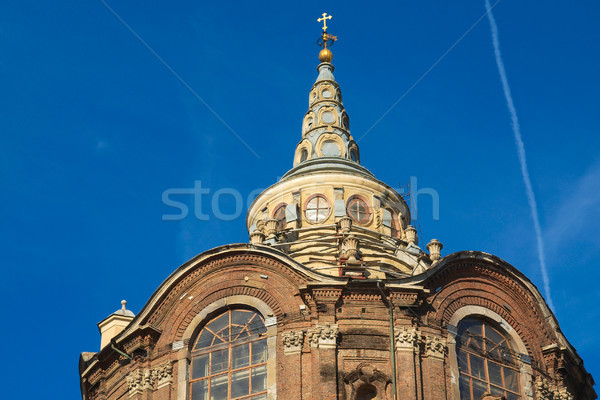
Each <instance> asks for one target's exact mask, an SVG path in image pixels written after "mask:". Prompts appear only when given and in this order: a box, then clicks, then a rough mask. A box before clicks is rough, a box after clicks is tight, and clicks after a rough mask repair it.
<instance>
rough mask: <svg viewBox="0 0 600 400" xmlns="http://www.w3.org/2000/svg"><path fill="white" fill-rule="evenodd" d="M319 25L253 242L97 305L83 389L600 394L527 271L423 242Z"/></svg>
mask: <svg viewBox="0 0 600 400" xmlns="http://www.w3.org/2000/svg"><path fill="white" fill-rule="evenodd" d="M323 17H324V18H326V16H325V15H324V16H323ZM324 21H326V20H324ZM322 38H323V45H324V49H323V50H322V51H321V53H320V55H319V58H320V60H321V63H320V64H319V66H318V76H317V79H316V82H315V83H314V85H313V87H312V88H311V90H310V92H309V101H308V103H309V107H308V111H307V112H306V114H305V116H304V119H303V124H302V136H301V140H300V142H299V143H298V145H297V147H296V150H295V155H294V162H293V168H292V169H291V170H290V171H288V172H287V173H286V174H285V175H284V176H283V177H282V178H281V180H280V181H279V182H277V183H275V184H274V185H273V186H271V187H269V188H268V189H266V190H265V191H264V192H263V193H261V194H260V195H259V196H258V197H257V198H256V200H255V201H254V202H253V204H252V205H251V206H250V209H249V210H248V214H247V221H246V223H247V228H248V232H249V243H245V244H231V245H226V246H221V247H218V248H215V249H212V250H209V251H206V252H204V253H202V254H200V255H198V256H196V257H195V258H193V259H192V260H190V261H188V262H187V263H185V264H184V265H182V266H181V267H179V268H178V269H177V270H175V271H174V272H173V273H172V274H171V275H170V276H169V277H168V278H167V279H166V280H165V281H164V282H163V284H162V285H161V286H160V287H159V288H158V289H157V290H156V291H155V292H154V294H153V295H152V297H151V298H150V299H149V300H148V302H147V303H146V305H145V306H144V307H143V309H142V310H141V311H140V312H139V314H138V315H135V316H134V315H133V313H131V312H130V311H128V310H127V309H126V305H125V303H123V306H122V308H121V309H120V310H118V311H117V312H115V313H113V314H112V315H110V316H109V317H107V318H106V319H104V320H103V321H101V322H100V323H99V324H98V326H99V329H100V332H101V349H100V350H99V351H98V352H93V353H82V354H81V357H80V360H79V373H80V383H81V393H82V398H83V399H84V400H108V399H132V400H205V399H213V400H228V399H251V400H263V399H264V400H267V399H268V400H274V399H281V400H301V399H302V400H305V399H306V400H312V399H327V400H334V399H335V400H337V399H340V400H342V399H345V400H354V399H382V400H408V399H410V400H442V399H444V400H480V399H508V400H516V399H520V400H534V399H535V400H592V399H595V398H596V397H597V396H596V393H595V392H594V389H593V385H594V381H593V379H592V377H591V375H589V374H588V373H587V372H586V370H585V368H584V366H583V361H582V360H581V358H580V357H579V356H578V354H577V352H576V351H575V349H574V348H573V347H572V346H571V345H570V344H569V342H568V341H567V339H566V338H565V337H564V335H563V334H562V332H561V331H560V328H559V325H558V322H557V320H556V318H555V316H554V315H553V313H552V311H551V310H550V309H549V308H548V306H547V305H546V303H545V301H544V299H543V298H542V296H541V295H540V293H539V292H538V290H537V288H536V287H535V286H534V285H533V284H532V283H531V282H530V281H529V280H528V279H527V278H526V277H525V276H524V275H523V274H521V273H520V272H519V271H518V270H517V269H516V268H514V267H513V266H511V265H509V264H508V263H506V262H505V261H503V260H501V259H499V258H498V257H495V256H493V255H490V254H487V253H483V252H474V251H463V252H458V253H454V254H450V255H447V256H444V257H442V254H441V252H442V247H443V246H442V243H440V242H439V241H437V240H435V239H434V240H432V241H431V242H429V243H427V244H426V245H425V246H423V245H422V244H420V243H419V238H418V236H417V231H416V229H415V228H414V227H413V226H411V225H410V222H411V216H410V210H409V207H408V206H407V204H406V202H405V201H404V199H403V198H402V196H400V195H399V194H398V193H397V192H396V191H395V190H394V189H393V188H391V187H390V186H388V185H386V184H385V183H383V182H381V181H379V180H377V179H376V178H375V177H374V176H373V174H372V173H371V172H369V171H368V170H367V169H366V168H364V167H363V166H362V165H361V164H360V153H359V148H358V145H357V144H356V143H355V142H354V140H353V138H352V135H351V134H350V128H349V118H348V115H347V113H346V111H345V109H344V106H343V102H342V96H341V90H340V86H339V85H338V83H337V82H336V81H335V78H334V75H333V72H334V68H333V65H332V64H331V60H332V55H331V51H330V50H329V49H328V48H327V44H328V43H330V42H331V40H334V39H335V38H333V37H332V36H331V35H327V32H326V26H325V28H324V34H323V37H322Z"/></svg>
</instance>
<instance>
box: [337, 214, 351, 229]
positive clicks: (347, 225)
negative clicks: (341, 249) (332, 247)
mask: <svg viewBox="0 0 600 400" xmlns="http://www.w3.org/2000/svg"><path fill="white" fill-rule="evenodd" d="M339 225H340V231H341V232H342V233H343V234H348V233H350V229H351V228H352V218H350V217H349V216H347V215H345V216H343V217H342V218H340V220H339Z"/></svg>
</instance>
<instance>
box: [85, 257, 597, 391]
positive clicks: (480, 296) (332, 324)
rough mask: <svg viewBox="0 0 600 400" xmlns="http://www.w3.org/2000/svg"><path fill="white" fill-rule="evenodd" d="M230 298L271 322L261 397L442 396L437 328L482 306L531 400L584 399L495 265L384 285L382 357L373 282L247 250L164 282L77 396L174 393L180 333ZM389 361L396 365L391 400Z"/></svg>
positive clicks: (531, 310) (91, 369) (446, 377)
mask: <svg viewBox="0 0 600 400" xmlns="http://www.w3.org/2000/svg"><path fill="white" fill-rule="evenodd" d="M235 295H244V296H249V297H253V298H256V299H260V300H261V301H262V302H263V303H265V304H267V305H268V307H270V309H271V310H273V313H274V317H276V318H277V326H276V327H275V328H274V329H276V345H275V347H274V348H275V354H274V355H273V354H271V356H275V360H276V368H275V370H274V371H271V373H274V374H275V375H276V376H275V380H276V386H275V387H274V388H271V390H270V392H269V393H270V394H269V396H270V399H274V398H279V399H285V400H313V399H327V400H334V399H336V400H337V399H340V400H341V399H344V400H352V399H354V397H356V395H357V393H359V391H360V390H363V389H361V388H364V385H369V387H373V388H375V390H377V392H378V396H379V397H378V398H381V399H389V400H392V399H403V400H404V399H414V400H439V399H447V400H453V399H454V397H453V396H454V394H453V392H452V391H451V389H450V388H451V384H450V380H451V379H452V377H453V375H452V371H451V370H450V368H451V367H450V363H449V361H448V360H449V359H448V351H447V348H448V347H447V342H448V338H449V334H448V332H447V323H448V321H449V320H450V319H451V318H452V316H453V315H454V313H455V312H456V311H457V310H458V309H460V308H461V307H463V306H465V305H477V306H480V307H484V308H487V309H490V310H492V311H494V312H495V313H497V314H498V315H500V316H501V317H502V318H504V319H505V320H506V321H507V322H508V323H509V324H510V325H511V326H513V327H515V331H516V332H517V333H518V335H519V336H520V337H521V338H522V340H523V342H524V343H525V346H526V348H527V351H528V353H529V354H530V355H531V356H532V359H533V361H532V366H533V367H534V375H535V376H536V379H538V380H537V381H535V382H532V385H534V386H533V387H534V389H535V388H537V389H535V390H537V391H536V393H537V394H536V396H537V397H536V398H540V399H543V398H547V399H553V400H554V399H561V400H562V399H563V398H564V399H568V398H569V397H568V395H569V393H573V391H574V390H575V388H576V387H579V388H581V387H588V389H585V390H581V391H578V394H579V393H581V395H580V397H579V398H580V399H582V400H591V399H594V398H595V393H594V392H593V389H591V385H590V383H589V380H588V378H587V375H586V372H585V370H584V369H583V367H582V366H581V365H580V364H577V362H576V361H577V360H574V359H572V356H570V355H569V353H568V352H567V351H565V350H564V349H561V348H560V347H557V348H549V347H548V345H549V344H552V343H554V342H556V340H557V334H556V332H555V331H554V328H553V327H552V326H550V325H549V324H548V322H547V321H545V320H544V319H543V318H542V317H541V315H542V312H541V309H540V306H539V305H538V304H537V303H536V302H535V298H534V296H533V295H532V293H530V292H529V289H528V288H527V287H525V286H523V285H522V284H521V283H520V282H518V281H517V280H515V279H513V278H512V277H511V276H510V274H509V273H508V272H507V271H505V270H503V269H502V267H500V266H498V265H494V264H493V263H484V262H464V261H457V262H456V263H453V264H449V265H447V266H446V267H445V268H443V269H440V270H439V271H437V273H436V274H433V275H432V276H431V277H429V278H428V280H427V281H426V282H425V283H424V285H423V290H418V289H415V287H414V285H413V287H411V288H410V289H401V288H398V289H391V290H390V293H389V298H390V300H391V302H392V304H393V305H394V308H395V311H394V317H395V319H394V337H393V341H394V350H395V352H394V353H392V352H391V348H390V337H389V335H390V327H389V310H388V308H387V306H386V303H384V302H383V301H382V298H381V293H380V292H379V290H378V289H377V287H376V285H375V283H369V282H356V281H354V282H350V283H347V284H338V285H324V284H323V283H320V282H316V281H311V280H310V279H309V278H308V277H307V276H305V275H303V274H301V273H300V272H298V270H297V269H293V268H291V267H289V266H287V265H285V264H284V263H282V262H280V261H277V260H275V259H272V258H269V257H267V256H264V255H262V254H253V253H251V252H249V253H247V254H230V255H227V254H224V255H222V256H221V257H220V258H218V259H211V260H207V261H206V262H205V263H202V264H201V265H197V266H195V267H194V268H193V269H191V270H190V271H189V273H188V274H187V275H186V276H184V277H182V278H181V279H180V280H179V281H178V282H172V283H171V287H170V289H169V290H168V291H167V292H165V293H164V294H163V298H162V299H161V301H159V302H158V303H157V305H156V307H155V309H154V310H152V312H150V313H148V317H147V319H146V320H145V321H141V323H140V326H141V327H144V328H143V329H142V328H140V329H139V330H138V331H134V332H133V333H132V334H130V335H129V336H128V337H126V338H120V339H119V343H120V346H121V350H122V351H124V352H126V353H127V354H128V355H131V356H132V358H133V359H132V360H128V359H127V358H126V357H123V356H121V355H119V354H118V353H117V352H114V351H113V350H112V349H110V348H105V349H104V350H103V351H102V352H101V353H99V354H98V355H97V356H96V357H95V359H94V360H92V361H91V362H89V363H88V364H86V365H83V367H81V370H80V372H81V373H83V372H84V371H85V374H84V375H83V376H82V391H83V398H84V399H86V400H87V399H89V400H101V399H107V400H108V399H149V400H167V399H169V400H171V399H173V400H175V399H179V398H181V397H180V394H178V393H177V391H178V390H179V388H181V387H182V386H178V384H177V382H179V381H180V379H179V376H178V375H179V374H180V371H181V370H180V369H179V365H180V364H179V363H180V362H185V360H186V357H185V354H186V353H185V352H187V351H188V350H187V349H188V348H189V346H190V343H188V342H181V340H182V339H183V335H184V332H186V330H188V328H189V329H192V327H190V324H191V323H192V321H193V320H194V318H195V317H196V316H197V315H198V314H199V313H200V312H201V311H202V310H203V309H205V308H206V307H207V306H208V305H210V304H213V303H214V302H215V301H218V300H221V299H225V298H228V297H230V296H235ZM218 311H219V310H216V311H215V312H218ZM265 317H270V316H265ZM198 328H199V327H198ZM193 339H194V337H192V339H191V341H193ZM174 343H176V344H177V346H175V347H174V346H173V344H174ZM542 348H545V350H542ZM182 352H183V353H182ZM182 354H183V356H182ZM391 357H395V359H396V365H397V368H396V376H395V381H396V387H397V393H396V397H395V396H394V393H393V381H394V376H393V371H392V363H391ZM569 357H571V358H569ZM180 360H181V361H180ZM183 371H185V369H184V370H183ZM456 376H457V374H456V373H455V374H454V377H456ZM538 377H539V378H538ZM182 379H183V377H182ZM542 379H543V380H542ZM536 382H537V383H536ZM536 385H537V386H536ZM577 385H578V386H577ZM184 386H185V384H184ZM275 395H276V397H275ZM544 396H545V397H544ZM561 396H562V397H561ZM565 396H566V397H565ZM526 399H533V397H524V400H526Z"/></svg>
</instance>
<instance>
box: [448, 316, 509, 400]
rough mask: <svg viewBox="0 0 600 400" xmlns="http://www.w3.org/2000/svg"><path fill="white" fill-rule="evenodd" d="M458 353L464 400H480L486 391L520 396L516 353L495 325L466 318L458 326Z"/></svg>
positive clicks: (460, 382) (506, 395)
mask: <svg viewBox="0 0 600 400" xmlns="http://www.w3.org/2000/svg"><path fill="white" fill-rule="evenodd" d="M456 356H457V360H458V372H459V374H460V379H459V387H460V399H461V400H479V399H480V398H481V395H482V394H484V393H485V392H488V393H491V394H493V395H500V396H505V397H506V398H507V399H510V400H520V399H521V397H520V395H519V391H520V389H519V371H518V368H517V366H516V357H515V353H514V352H513V351H512V350H511V347H510V343H509V340H508V339H507V337H506V336H505V335H504V333H503V332H502V331H501V330H500V329H499V328H498V327H497V326H495V325H494V324H492V323H489V322H487V321H485V320H480V319H476V318H466V319H463V320H462V321H461V322H460V324H459V325H458V334H457V336H456Z"/></svg>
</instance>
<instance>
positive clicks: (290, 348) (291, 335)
mask: <svg viewBox="0 0 600 400" xmlns="http://www.w3.org/2000/svg"><path fill="white" fill-rule="evenodd" d="M281 341H282V342H283V354H285V355H289V354H297V353H300V352H301V351H302V345H303V344H304V331H289V332H283V333H282V334H281Z"/></svg>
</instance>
